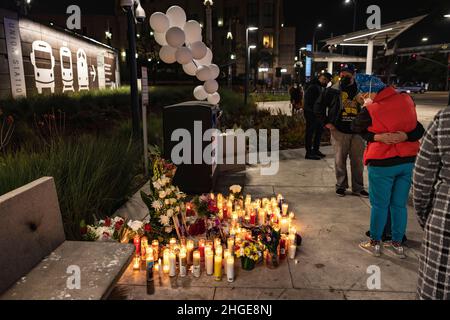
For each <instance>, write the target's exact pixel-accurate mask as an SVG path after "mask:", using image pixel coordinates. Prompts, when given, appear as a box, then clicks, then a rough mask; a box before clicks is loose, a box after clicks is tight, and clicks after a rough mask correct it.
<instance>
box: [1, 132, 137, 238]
mask: <svg viewBox="0 0 450 320" xmlns="http://www.w3.org/2000/svg"><path fill="white" fill-rule="evenodd" d="M0 160H1V161H0V163H2V170H0V194H3V193H6V192H8V191H11V190H13V189H15V188H18V187H20V186H22V185H25V184H27V183H29V182H31V181H33V180H35V179H38V178H40V177H42V176H52V177H54V178H55V182H56V188H57V191H58V198H59V203H60V207H61V213H62V216H63V222H64V227H65V232H66V236H67V238H68V239H78V238H79V234H80V232H79V228H80V222H81V221H82V220H84V221H86V222H87V223H92V222H93V221H94V215H95V216H97V217H100V218H103V217H106V216H109V215H111V214H113V213H114V211H115V210H116V209H118V208H119V207H120V205H122V204H123V203H124V202H125V201H126V200H127V199H128V196H130V195H131V193H132V191H133V188H134V187H135V183H136V176H137V174H138V172H142V168H141V161H140V160H141V152H140V150H139V148H138V147H137V146H135V145H132V144H130V143H129V140H128V138H126V137H120V136H112V137H101V138H100V137H93V136H81V137H79V138H77V139H69V140H66V141H63V140H59V141H55V142H53V143H52V144H50V145H48V146H45V147H42V148H40V150H38V151H36V150H34V149H32V148H23V149H22V150H21V151H18V152H15V153H9V154H6V155H5V156H4V157H3V158H0Z"/></svg>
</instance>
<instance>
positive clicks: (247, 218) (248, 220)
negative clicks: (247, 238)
mask: <svg viewBox="0 0 450 320" xmlns="http://www.w3.org/2000/svg"><path fill="white" fill-rule="evenodd" d="M244 220H245V223H246V224H247V225H249V224H250V216H249V215H246V216H245V217H244Z"/></svg>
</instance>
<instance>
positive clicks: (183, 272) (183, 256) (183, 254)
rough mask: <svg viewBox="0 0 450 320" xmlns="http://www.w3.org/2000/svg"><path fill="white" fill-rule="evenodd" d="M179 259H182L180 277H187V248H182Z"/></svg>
mask: <svg viewBox="0 0 450 320" xmlns="http://www.w3.org/2000/svg"><path fill="white" fill-rule="evenodd" d="M179 259H180V277H185V276H186V274H187V257H186V248H181V250H180V258H179Z"/></svg>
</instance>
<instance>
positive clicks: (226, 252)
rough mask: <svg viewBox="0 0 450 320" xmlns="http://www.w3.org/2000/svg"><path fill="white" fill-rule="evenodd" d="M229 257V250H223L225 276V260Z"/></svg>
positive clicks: (225, 271)
mask: <svg viewBox="0 0 450 320" xmlns="http://www.w3.org/2000/svg"><path fill="white" fill-rule="evenodd" d="M229 256H230V250H228V249H227V250H225V251H224V252H223V261H222V262H223V272H224V273H225V274H227V265H226V263H227V258H228V257H229Z"/></svg>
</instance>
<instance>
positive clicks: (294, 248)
mask: <svg viewBox="0 0 450 320" xmlns="http://www.w3.org/2000/svg"><path fill="white" fill-rule="evenodd" d="M296 251H297V246H296V245H295V244H291V245H290V246H289V259H295V253H296Z"/></svg>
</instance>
